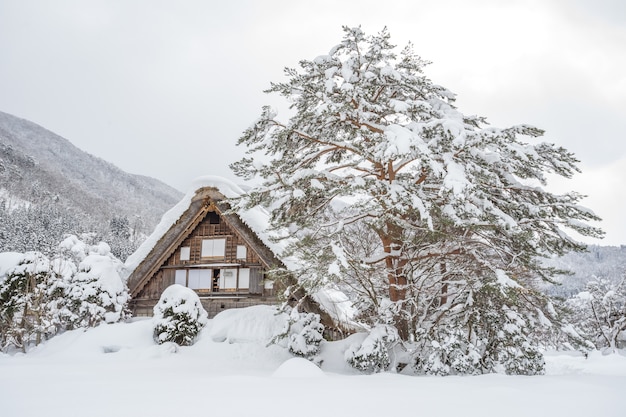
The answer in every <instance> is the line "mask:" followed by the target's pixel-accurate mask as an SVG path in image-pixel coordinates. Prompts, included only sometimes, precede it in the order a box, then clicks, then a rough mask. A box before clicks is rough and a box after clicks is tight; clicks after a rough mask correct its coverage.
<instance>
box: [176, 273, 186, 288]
mask: <svg viewBox="0 0 626 417" xmlns="http://www.w3.org/2000/svg"><path fill="white" fill-rule="evenodd" d="M174 284H180V285H182V286H184V287H186V286H187V270H186V269H177V270H176V275H175V277H174Z"/></svg>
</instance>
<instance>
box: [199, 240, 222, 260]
mask: <svg viewBox="0 0 626 417" xmlns="http://www.w3.org/2000/svg"><path fill="white" fill-rule="evenodd" d="M225 254H226V239H204V240H203V241H202V257H203V258H207V257H214V258H216V257H222V258H223V257H224V255H225Z"/></svg>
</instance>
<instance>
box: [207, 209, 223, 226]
mask: <svg viewBox="0 0 626 417" xmlns="http://www.w3.org/2000/svg"><path fill="white" fill-rule="evenodd" d="M208 217H209V224H220V215H219V214H217V213H216V212H214V211H209V213H208Z"/></svg>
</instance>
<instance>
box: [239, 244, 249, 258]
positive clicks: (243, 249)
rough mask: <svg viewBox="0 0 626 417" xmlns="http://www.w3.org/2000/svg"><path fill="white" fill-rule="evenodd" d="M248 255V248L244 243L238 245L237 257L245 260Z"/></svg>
mask: <svg viewBox="0 0 626 417" xmlns="http://www.w3.org/2000/svg"><path fill="white" fill-rule="evenodd" d="M247 255H248V249H246V247H245V246H243V245H237V259H243V260H245V259H246V257H247Z"/></svg>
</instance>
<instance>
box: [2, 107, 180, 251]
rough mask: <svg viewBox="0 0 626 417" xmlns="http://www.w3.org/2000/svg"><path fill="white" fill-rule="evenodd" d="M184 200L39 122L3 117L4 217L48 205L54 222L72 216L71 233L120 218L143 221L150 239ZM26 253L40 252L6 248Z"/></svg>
mask: <svg viewBox="0 0 626 417" xmlns="http://www.w3.org/2000/svg"><path fill="white" fill-rule="evenodd" d="M119 151H120V152H124V150H123V149H120V150H119ZM181 196H182V193H180V192H179V191H177V190H175V189H173V188H172V187H169V186H167V185H166V184H163V183H162V182H160V181H158V180H155V179H153V178H148V177H144V176H140V175H133V174H129V173H126V172H124V171H122V170H121V169H119V168H117V167H116V166H114V165H112V164H110V163H108V162H106V161H104V160H102V159H100V158H97V157H95V156H93V155H90V154H88V153H86V152H83V151H82V150H80V149H78V148H77V147H75V146H74V145H72V144H71V143H70V142H69V141H67V140H66V139H64V138H62V137H60V136H58V135H56V134H54V133H52V132H50V131H48V130H46V129H44V128H43V127H41V126H38V125H36V124H35V123H32V122H30V121H27V120H24V119H20V118H18V117H15V116H12V115H9V114H6V113H2V112H0V215H4V216H6V215H8V214H7V213H9V212H13V211H15V210H16V209H17V208H19V207H31V208H32V209H33V210H36V209H37V207H38V206H39V207H40V208H41V206H43V205H48V206H50V207H51V208H50V210H48V211H51V210H52V209H54V210H56V211H55V213H59V214H55V215H53V216H52V217H53V218H52V219H51V220H50V222H51V223H55V221H58V217H60V216H67V217H68V219H69V220H68V221H66V222H65V223H66V224H65V225H64V226H63V227H66V228H71V227H73V226H76V223H80V222H91V223H94V224H104V225H105V226H108V225H109V221H110V220H111V219H112V218H113V217H114V216H117V217H126V218H128V219H130V220H131V221H132V222H133V223H136V220H137V219H140V220H141V223H142V225H143V228H144V230H142V233H144V234H149V233H150V232H151V231H152V228H153V227H154V226H155V225H156V224H157V222H158V221H159V219H160V217H161V215H162V214H163V213H164V212H165V211H166V210H168V209H169V208H170V207H172V206H173V205H174V204H175V203H176V202H177V201H178V200H179V199H180V197H181ZM38 217H41V215H39V216H38ZM5 223H6V222H5ZM20 225H21V223H20ZM16 227H17V226H16ZM49 228H50V229H52V228H53V227H52V226H50V227H49ZM85 231H87V230H75V229H74V230H65V231H64V233H80V232H85ZM90 231H94V230H90ZM11 233H12V230H6V228H2V230H0V239H2V237H3V236H4V239H8V237H7V236H10V235H11ZM0 243H2V242H0ZM2 248H3V245H1V244H0V250H1V249H2ZM25 249H28V250H41V248H38V247H34V246H33V247H29V248H15V247H8V248H5V250H25Z"/></svg>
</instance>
